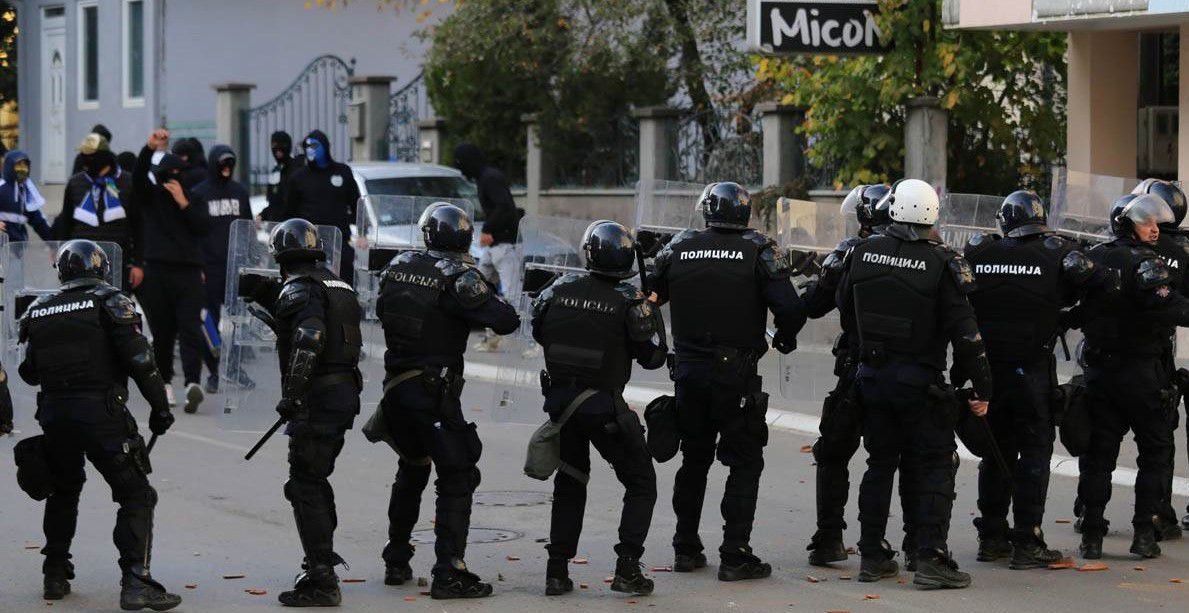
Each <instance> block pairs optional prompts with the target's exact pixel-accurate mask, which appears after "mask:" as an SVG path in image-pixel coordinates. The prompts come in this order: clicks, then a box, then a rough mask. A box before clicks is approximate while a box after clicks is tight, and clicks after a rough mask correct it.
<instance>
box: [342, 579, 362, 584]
mask: <svg viewBox="0 0 1189 613" xmlns="http://www.w3.org/2000/svg"><path fill="white" fill-rule="evenodd" d="M366 581H367V579H343V583H364V582H366Z"/></svg>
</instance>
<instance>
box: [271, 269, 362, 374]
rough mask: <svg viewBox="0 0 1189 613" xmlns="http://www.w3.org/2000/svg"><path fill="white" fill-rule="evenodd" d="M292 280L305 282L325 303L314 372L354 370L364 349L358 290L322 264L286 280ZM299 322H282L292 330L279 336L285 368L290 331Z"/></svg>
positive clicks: (279, 345)
mask: <svg viewBox="0 0 1189 613" xmlns="http://www.w3.org/2000/svg"><path fill="white" fill-rule="evenodd" d="M291 283H301V284H304V285H306V286H307V290H308V291H309V292H310V293H311V294H314V293H317V294H319V295H321V296H322V297H323V300H324V302H325V309H326V320H325V322H324V323H325V325H326V338H325V339H324V341H323V344H322V353H321V355H320V356H319V359H318V366H317V368H315V369H314V375H315V376H318V375H323V374H328V373H336V372H348V371H352V370H354V369H355V368H356V367H357V366H358V364H359V355H360V353H361V351H362V350H363V334H362V332H360V330H359V322H360V320H361V319H362V317H363V312H362V309H360V308H359V298H358V295H357V294H356V293H355V290H354V289H353V288H352V287H351V285H350V284H349V283H347V282H346V281H343V280H342V279H339V278H338V277H337V276H336V275H335V274H334V273H332V272H330V271H329V270H326V269H325V268H323V267H321V266H319V267H317V268H315V269H313V270H311V271H307V272H304V273H302V274H300V275H297V276H293V277H290V278H289V279H287V280H286V281H285V284H286V285H289V284H291ZM299 323H301V322H298V321H289V322H283V324H282V325H287V327H288V328H289V333H286V334H282V335H278V341H277V344H278V350H279V352H280V354H281V359H282V362H281V364H282V368H285V367H287V366H288V364H289V352H290V347H289V342H290V338H291V337H292V334H291V332H292V329H293V328H295V327H296V326H297V325H298V324H299Z"/></svg>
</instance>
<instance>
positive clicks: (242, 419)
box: [219, 219, 343, 431]
mask: <svg viewBox="0 0 1189 613" xmlns="http://www.w3.org/2000/svg"><path fill="white" fill-rule="evenodd" d="M274 225H276V224H273V223H257V222H255V221H253V220H248V219H241V220H237V221H235V222H233V223H232V224H231V234H230V241H229V243H228V246H227V293H226V297H225V298H224V301H223V316H222V319H221V321H220V322H219V333H220V335H221V337H222V346H221V349H220V356H219V379H220V383H219V390H220V392H221V393H222V395H223V412H222V416H221V417H222V418H221V419H220V420H219V421H220V425H221V426H222V427H223V428H225V429H229V430H245V431H259V430H262V429H263V428H265V427H267V426H268V425H269V424H271V423H272V422H273V421H275V420H276V417H277V415H276V413H275V411H274V409H275V408H276V405H277V401H278V400H280V399H281V374H280V373H281V369H280V366H279V365H278V362H277V354H276V349H275V347H276V335H275V334H274V333H273V330H272V328H271V325H272V324H271V323H270V322H271V319H272V318H271V316H269V315H268V314H267V313H266V312H265V311H264V310H263V309H262V308H261V307H260V306H259V305H255V304H249V303H248V302H247V301H245V300H244V299H243V297H242V296H241V294H240V276H241V275H245V274H257V275H262V276H265V277H274V278H278V279H279V278H280V276H281V270H280V267H279V266H278V265H277V263H276V262H275V261H274V260H273V258H272V256H271V255H269V252H268V236H269V233H270V232H271V231H272V227H273V226H274ZM318 235H319V236H320V237H321V238H322V244H323V248H324V249H325V250H326V255H327V259H326V262H325V264H324V265H325V266H326V267H327V268H328V269H329V270H330V271H331V272H334V273H336V274H337V273H338V267H339V251H340V246H341V245H342V242H343V237H342V232H341V231H340V230H339V229H338V228H334V227H331V226H318Z"/></svg>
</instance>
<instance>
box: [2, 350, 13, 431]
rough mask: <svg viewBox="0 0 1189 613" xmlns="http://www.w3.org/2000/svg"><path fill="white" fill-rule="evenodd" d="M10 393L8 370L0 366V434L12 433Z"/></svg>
mask: <svg viewBox="0 0 1189 613" xmlns="http://www.w3.org/2000/svg"><path fill="white" fill-rule="evenodd" d="M12 428H13V424H12V394H11V393H9V391H8V371H7V370H5V369H4V367H3V366H0V436H4V435H5V434H11V433H12Z"/></svg>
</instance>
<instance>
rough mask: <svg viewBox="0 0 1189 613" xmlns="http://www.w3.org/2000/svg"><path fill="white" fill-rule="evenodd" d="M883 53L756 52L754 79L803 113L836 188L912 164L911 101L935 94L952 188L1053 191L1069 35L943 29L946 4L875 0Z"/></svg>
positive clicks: (812, 154)
mask: <svg viewBox="0 0 1189 613" xmlns="http://www.w3.org/2000/svg"><path fill="white" fill-rule="evenodd" d="M879 5H880V14H879V16H878V17H877V20H878V24H879V27H880V30H881V31H882V32H884V33H885V35H886V36H890V37H891V41H892V44H893V49H892V50H891V51H890V52H888V53H887V54H885V55H883V56H878V57H877V56H860V57H849V58H840V57H834V56H815V57H801V58H791V59H770V58H765V59H760V60H759V61H758V62H757V70H756V76H757V79H758V80H760V81H761V82H768V83H772V84H774V85H775V86H776V88H777V89H778V90H779V91H780V92H781V93H782V97H783V102H785V103H787V104H794V105H799V106H802V107H804V108H806V109H807V112H806V123H805V125H804V127H803V130H804V132H805V134H806V135H807V139H808V142H809V143H810V148H809V158H810V161H811V162H812V163H814V164H815V165H817V166H819V167H836V168H838V170H837V174H836V176H835V181H836V182H837V183H838V184H840V185H853V184H857V183H872V182H877V181H887V180H889V179H894V178H897V177H899V176H901V175H902V173H903V167H904V121H905V111H904V105H905V103H906V102H908V101H909V99H911V98H914V97H917V96H935V97H937V98H939V99H940V101H941V106H942V108H944V109H945V110H947V111H948V112H949V133H948V137H949V138H948V148H949V151H948V152H947V154H948V155H947V157H948V160H949V164H948V172H947V174H948V182H949V185H948V186H947V188H948V189H949V191H954V192H971V193H1007V192H1009V191H1011V190H1013V189H1018V187H1017V186H1020V185H1024V186H1028V187H1032V188H1036V189H1040V190H1042V191H1044V190H1046V189H1047V187H1048V185H1047V176H1048V171H1049V167H1050V165H1051V164H1055V163H1059V162H1060V161H1062V160H1063V158H1064V154H1065V120H1064V117H1065V91H1066V88H1065V86H1066V83H1065V70H1064V64H1065V60H1064V54H1065V35H1064V34H1060V33H1041V32H1029V33H1026V32H986V31H966V30H949V29H943V28H942V27H941V21H940V16H941V0H879Z"/></svg>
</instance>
